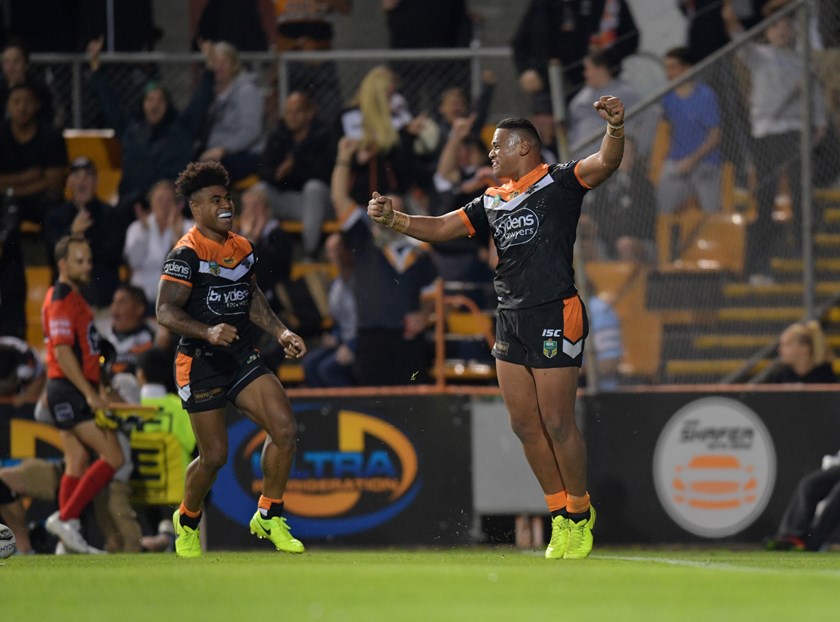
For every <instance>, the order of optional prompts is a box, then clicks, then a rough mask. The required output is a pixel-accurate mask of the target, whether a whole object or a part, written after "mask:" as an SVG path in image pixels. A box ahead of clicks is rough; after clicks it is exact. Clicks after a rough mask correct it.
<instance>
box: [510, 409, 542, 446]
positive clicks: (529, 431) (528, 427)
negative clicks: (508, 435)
mask: <svg viewBox="0 0 840 622" xmlns="http://www.w3.org/2000/svg"><path fill="white" fill-rule="evenodd" d="M510 427H511V429H512V430H513V433H514V434H516V436H517V438H519V440H520V441H522V442H523V443H528V442H530V441H533V440H537V439H540V438H543V429H542V425H540V418H539V414H538V413H534V416H533V417H528V418H516V417H511V420H510Z"/></svg>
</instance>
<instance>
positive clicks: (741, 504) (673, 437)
mask: <svg viewBox="0 0 840 622" xmlns="http://www.w3.org/2000/svg"><path fill="white" fill-rule="evenodd" d="M653 475H654V484H655V487H656V494H657V496H658V497H659V501H660V503H661V504H662V507H663V508H664V509H665V511H666V512H667V513H668V516H670V517H671V519H673V520H674V522H676V523H677V524H678V525H679V526H680V527H682V528H683V529H685V530H686V531H688V532H691V533H693V534H695V535H698V536H702V537H705V538H722V537H725V536H729V535H732V534H735V533H738V532H739V531H742V530H743V529H745V528H747V527H749V525H751V524H752V523H753V522H754V521H755V520H756V519H757V518H758V517H759V516H760V515H761V513H762V512H763V511H764V508H765V507H766V506H767V502H768V501H769V500H770V496H771V494H772V493H773V486H774V484H775V481H776V452H775V449H774V447H773V440H772V438H771V437H770V434H769V433H768V432H767V428H765V427H764V424H763V423H762V421H761V419H760V418H759V417H758V415H756V414H755V413H754V412H753V411H752V410H750V409H749V408H747V407H746V406H745V405H744V404H742V403H741V402H738V401H736V400H733V399H729V398H724V397H708V398H703V399H699V400H695V401H693V402H691V403H689V404H687V405H686V406H684V407H683V408H681V409H680V410H679V411H677V412H676V413H675V414H674V415H673V416H672V417H671V419H670V420H669V421H668V423H667V425H666V426H665V428H664V429H663V430H662V433H661V434H660V435H659V440H658V441H657V443H656V449H655V451H654V455H653Z"/></svg>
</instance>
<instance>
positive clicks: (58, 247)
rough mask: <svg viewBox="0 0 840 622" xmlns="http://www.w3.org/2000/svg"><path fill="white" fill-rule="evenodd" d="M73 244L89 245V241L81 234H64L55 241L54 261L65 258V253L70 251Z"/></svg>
mask: <svg viewBox="0 0 840 622" xmlns="http://www.w3.org/2000/svg"><path fill="white" fill-rule="evenodd" d="M73 244H87V245H88V246H90V242H88V241H87V238H85V237H84V236H81V235H65V236H64V237H63V238H61V239H60V240H59V241H58V242H56V243H55V249H54V251H53V256H54V257H55V260H56V261H60V260H62V259H67V255H68V254H69V253H70V247H71V246H72V245H73Z"/></svg>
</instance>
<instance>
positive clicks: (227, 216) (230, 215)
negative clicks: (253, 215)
mask: <svg viewBox="0 0 840 622" xmlns="http://www.w3.org/2000/svg"><path fill="white" fill-rule="evenodd" d="M217 218H218V219H219V220H229V219H230V218H233V212H219V215H218V216H217Z"/></svg>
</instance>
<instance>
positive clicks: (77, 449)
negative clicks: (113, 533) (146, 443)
mask: <svg viewBox="0 0 840 622" xmlns="http://www.w3.org/2000/svg"><path fill="white" fill-rule="evenodd" d="M55 259H56V262H57V264H58V280H57V281H56V283H55V285H53V286H52V287H50V289H49V290H48V291H47V296H46V298H45V299H44V306H43V308H42V310H41V320H42V323H43V329H44V337H45V341H46V345H47V401H48V402H49V407H50V413H51V414H52V417H53V419H54V421H55V426H56V427H57V428H58V429H59V434H60V438H61V444H62V447H63V448H64V461H65V464H66V469H65V472H64V475H63V476H62V478H61V484H60V486H59V491H58V508H59V509H58V511H57V512H55V513H54V514H52V515H51V516H50V517H49V518H48V519H47V522H46V528H47V531H49V532H50V533H52V534H53V535H55V536H57V537H58V538H60V539H61V541H62V542H63V543H64V546H65V547H67V548H68V549H69V550H71V551H74V552H76V553H94V552H98V551H97V550H96V549H93V548H92V547H91V546H90V545H89V544H88V543H87V542H86V541H85V539H84V537H83V536H82V534H81V531H80V524H79V516H80V515H81V513H82V510H84V508H85V506H87V504H88V503H90V501H91V500H92V499H93V498H94V497H95V496H96V494H97V493H98V492H99V491H100V490H102V489H103V488H104V487H105V486H107V485H108V483H109V482H110V481H111V478H112V477H113V476H114V473H115V472H116V470H117V469H119V468H120V467H121V466H122V464H123V460H124V458H123V452H122V449H121V448H120V445H119V442H118V441H117V437H116V435H115V434H114V432H113V430H106V429H103V428H100V427H98V426H97V425H96V422H95V421H94V417H95V413H96V411H97V410H102V409H105V408H107V404H106V402H105V400H104V399H103V398H102V397H101V396H100V394H99V335H98V333H97V331H96V326H95V325H94V323H93V312H92V311H91V309H90V306H89V305H88V303H87V302H86V301H85V299H84V298H83V297H82V295H81V293H80V291H79V290H80V288H81V287H82V286H84V285H86V284H87V283H89V282H90V276H91V270H92V267H93V262H92V260H91V250H90V245H89V244H88V242H87V240H86V239H85V238H83V237H81V236H66V237H63V238H61V239H60V240H59V241H58V243H57V244H56V245H55ZM91 451H92V452H94V453H96V454H98V456H99V457H98V458H97V459H96V460H95V461H94V462H93V463H92V464H91V465H90V466H89V467H88V468H87V469H85V468H84V465H85V464H87V454H88V452H91Z"/></svg>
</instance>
